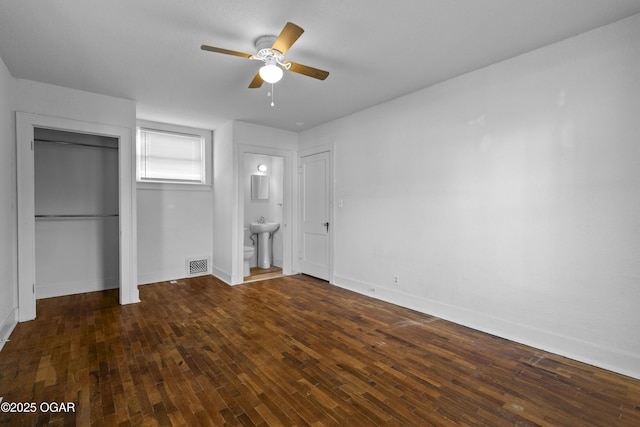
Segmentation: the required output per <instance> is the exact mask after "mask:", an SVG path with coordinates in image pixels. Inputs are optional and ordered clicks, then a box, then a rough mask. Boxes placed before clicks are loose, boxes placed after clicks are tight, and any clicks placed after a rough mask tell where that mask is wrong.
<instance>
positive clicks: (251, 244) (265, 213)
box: [243, 153, 285, 283]
mask: <svg viewBox="0 0 640 427" xmlns="http://www.w3.org/2000/svg"><path fill="white" fill-rule="evenodd" d="M244 171H245V174H244V180H243V185H244V189H245V191H244V226H243V229H244V239H243V246H244V248H252V249H253V250H252V251H249V252H245V253H247V254H249V253H252V255H251V258H250V259H248V263H249V274H248V275H247V272H246V271H245V272H244V273H243V276H244V282H245V283H246V282H252V281H256V280H263V279H269V278H275V277H280V276H282V275H283V273H282V272H283V266H284V243H285V240H284V224H285V220H284V213H285V211H284V208H285V204H284V196H285V193H284V158H283V157H281V156H272V155H266V154H254V153H245V155H244ZM259 222H265V223H269V222H271V223H276V224H278V225H277V229H276V230H275V231H272V232H268V233H257V232H255V231H253V230H252V227H251V224H252V223H254V224H255V223H259ZM261 239H268V240H267V241H266V242H261V241H260V240H261ZM263 243H265V244H263ZM247 257H248V255H247Z"/></svg>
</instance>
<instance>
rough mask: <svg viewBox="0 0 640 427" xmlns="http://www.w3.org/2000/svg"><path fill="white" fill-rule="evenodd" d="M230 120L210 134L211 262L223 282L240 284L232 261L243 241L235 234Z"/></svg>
mask: <svg viewBox="0 0 640 427" xmlns="http://www.w3.org/2000/svg"><path fill="white" fill-rule="evenodd" d="M233 130H234V129H233V122H227V123H225V124H224V125H222V126H221V127H219V128H218V129H216V131H215V133H214V134H213V220H212V222H213V232H212V236H213V261H212V263H211V265H212V269H213V270H212V272H213V274H214V275H215V276H216V277H218V278H219V279H221V280H223V281H225V282H226V283H240V282H241V281H242V277H241V276H242V271H241V270H238V267H237V265H236V264H237V262H235V263H234V256H233V253H234V251H235V252H239V251H240V247H241V246H242V245H241V243H242V241H236V239H235V237H234V235H235V234H236V233H235V230H236V229H237V228H238V223H239V220H238V184H237V182H238V179H237V174H236V168H237V165H236V162H237V160H236V157H235V150H234V146H233V135H234V132H233Z"/></svg>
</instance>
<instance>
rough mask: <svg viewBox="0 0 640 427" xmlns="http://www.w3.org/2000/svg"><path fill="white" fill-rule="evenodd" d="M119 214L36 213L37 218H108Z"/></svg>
mask: <svg viewBox="0 0 640 427" xmlns="http://www.w3.org/2000/svg"><path fill="white" fill-rule="evenodd" d="M116 216H119V215H118V214H91V215H36V216H35V217H36V219H38V218H43V219H44V218H110V217H116Z"/></svg>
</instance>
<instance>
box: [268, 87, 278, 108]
mask: <svg viewBox="0 0 640 427" xmlns="http://www.w3.org/2000/svg"><path fill="white" fill-rule="evenodd" d="M273 94H274V90H273V83H271V90H270V91H269V93H268V94H267V96H271V106H272V107H275V105H276V104H275V102H273V100H274V96H273Z"/></svg>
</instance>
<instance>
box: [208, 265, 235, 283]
mask: <svg viewBox="0 0 640 427" xmlns="http://www.w3.org/2000/svg"><path fill="white" fill-rule="evenodd" d="M211 274H212V275H213V276H215V277H217V278H218V279H220V280H222V281H223V282H224V283H226V284H227V285H230V284H231V283H232V282H231V279H232V277H231V274H229V273H227V272H226V271H223V270H220V269H219V268H217V267H216V266H214V265H212V266H211Z"/></svg>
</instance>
